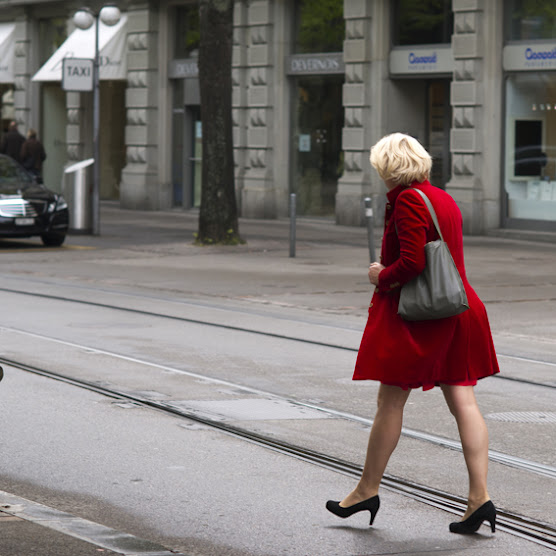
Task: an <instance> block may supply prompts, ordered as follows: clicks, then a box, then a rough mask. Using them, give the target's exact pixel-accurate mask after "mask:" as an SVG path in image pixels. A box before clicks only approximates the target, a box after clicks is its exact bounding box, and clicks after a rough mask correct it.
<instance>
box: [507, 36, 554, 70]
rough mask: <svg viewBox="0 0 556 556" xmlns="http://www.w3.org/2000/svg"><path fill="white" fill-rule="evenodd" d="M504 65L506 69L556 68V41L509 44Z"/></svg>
mask: <svg viewBox="0 0 556 556" xmlns="http://www.w3.org/2000/svg"><path fill="white" fill-rule="evenodd" d="M502 67H503V68H504V70H506V71H535V70H555V69H556V43H555V42H546V43H531V44H509V45H508V46H505V47H504V53H503V58H502Z"/></svg>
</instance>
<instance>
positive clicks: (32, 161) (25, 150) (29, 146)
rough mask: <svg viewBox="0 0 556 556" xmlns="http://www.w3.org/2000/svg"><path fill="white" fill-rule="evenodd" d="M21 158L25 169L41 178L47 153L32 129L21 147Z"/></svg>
mask: <svg viewBox="0 0 556 556" xmlns="http://www.w3.org/2000/svg"><path fill="white" fill-rule="evenodd" d="M20 158H21V161H22V164H23V167H24V168H25V169H26V170H27V171H28V172H31V174H33V175H35V176H37V177H38V178H40V177H41V172H42V163H43V161H44V160H45V159H46V152H45V151H44V147H43V145H42V143H41V142H40V141H39V140H38V139H37V132H36V131H35V130H34V129H32V128H30V129H29V130H28V131H27V139H26V141H25V142H24V143H23V145H22V146H21V153H20Z"/></svg>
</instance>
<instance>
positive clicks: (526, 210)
mask: <svg viewBox="0 0 556 556" xmlns="http://www.w3.org/2000/svg"><path fill="white" fill-rule="evenodd" d="M505 192H506V195H507V200H508V214H507V216H508V217H509V218H516V219H525V220H545V221H546V220H550V221H555V220H556V74H553V73H531V74H521V75H514V76H511V77H509V78H508V80H507V82H506V142H505Z"/></svg>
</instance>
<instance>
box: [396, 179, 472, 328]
mask: <svg viewBox="0 0 556 556" xmlns="http://www.w3.org/2000/svg"><path fill="white" fill-rule="evenodd" d="M414 191H417V193H419V194H420V195H421V196H422V197H423V201H424V202H425V204H426V205H427V208H428V209H429V212H430V215H431V218H432V221H433V223H434V226H435V227H436V231H437V232H438V235H439V236H440V239H437V240H436V241H431V242H429V243H427V244H426V245H425V256H426V260H427V262H426V266H425V269H424V270H423V272H421V274H419V275H418V276H416V277H415V278H414V279H413V280H411V281H410V282H408V283H407V284H404V285H403V286H402V289H401V293H400V301H399V304H398V314H399V315H400V316H401V317H402V318H403V319H405V320H409V321H417V320H434V319H443V318H446V317H452V316H454V315H459V314H460V313H463V312H464V311H466V310H467V309H469V304H468V301H467V295H466V293H465V288H464V286H463V282H462V280H461V276H460V275H459V272H458V269H457V268H456V265H455V263H454V259H453V258H452V254H451V253H450V249H449V248H448V245H447V243H446V242H445V241H444V238H443V237H442V232H441V231H440V226H439V225H438V218H437V217H436V212H435V211H434V208H433V206H432V204H431V202H430V200H429V198H428V197H427V196H426V195H425V194H424V193H423V192H422V191H420V190H419V189H414Z"/></svg>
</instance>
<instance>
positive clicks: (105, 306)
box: [0, 287, 556, 389]
mask: <svg viewBox="0 0 556 556" xmlns="http://www.w3.org/2000/svg"><path fill="white" fill-rule="evenodd" d="M0 292H6V293H14V294H19V295H25V296H31V297H37V298H42V299H50V300H53V301H63V302H66V303H76V304H80V305H86V306H90V307H98V308H101V309H109V310H115V311H122V312H126V313H132V314H136V315H142V316H147V317H155V318H161V319H168V320H174V321H178V322H184V323H189V324H198V325H202V326H210V327H215V328H220V329H223V330H230V331H233V332H244V333H248V334H255V335H258V336H264V337H268V338H276V339H278V340H287V341H292V342H299V343H303V344H309V345H314V346H320V347H326V348H330V349H338V350H342V351H349V352H355V353H356V352H357V351H358V349H357V348H355V347H351V346H345V345H341V344H333V343H330V342H323V341H319V340H313V339H309V338H300V337H296V336H292V335H288V334H279V333H276V332H269V331H264V330H257V329H254V328H247V327H243V326H234V325H230V324H223V323H219V322H212V321H208V320H204V319H194V318H189V317H183V316H180V315H169V314H166V313H160V312H156V311H148V310H145V309H136V308H133V307H123V306H121V305H111V304H109V303H102V302H99V301H90V300H85V299H78V298H72V297H66V296H61V295H54V294H45V293H37V292H29V291H25V290H17V289H13V288H5V287H0ZM148 299H156V298H152V297H148ZM226 310H228V311H229V310H230V309H226ZM497 355H498V357H501V358H505V359H512V360H516V361H523V362H527V363H532V364H538V365H546V366H549V367H554V368H556V363H554V362H552V361H545V360H542V359H534V358H530V357H522V356H516V355H512V354H505V353H500V352H498V353H497ZM492 378H495V379H497V380H504V381H508V382H517V383H520V384H527V385H530V386H538V387H541V388H549V389H556V382H554V383H551V382H548V383H547V382H538V381H535V380H529V379H525V378H522V377H511V376H505V375H503V374H497V375H494V376H493V377H492Z"/></svg>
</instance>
